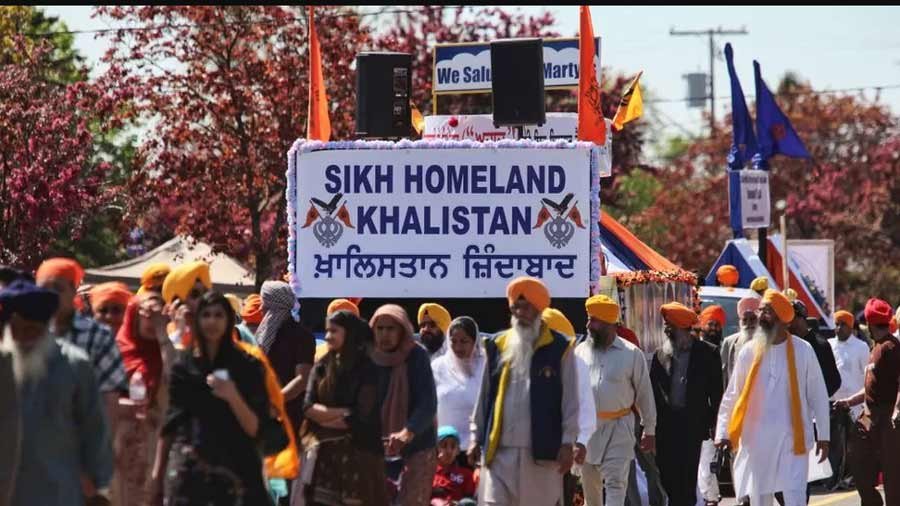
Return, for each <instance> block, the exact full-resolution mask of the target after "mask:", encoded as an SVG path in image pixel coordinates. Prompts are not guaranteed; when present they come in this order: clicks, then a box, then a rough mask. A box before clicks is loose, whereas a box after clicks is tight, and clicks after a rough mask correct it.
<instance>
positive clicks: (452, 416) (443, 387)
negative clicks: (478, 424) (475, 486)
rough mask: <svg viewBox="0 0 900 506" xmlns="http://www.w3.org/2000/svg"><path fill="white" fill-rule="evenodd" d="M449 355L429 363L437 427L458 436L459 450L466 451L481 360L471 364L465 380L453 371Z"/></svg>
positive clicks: (479, 377)
mask: <svg viewBox="0 0 900 506" xmlns="http://www.w3.org/2000/svg"><path fill="white" fill-rule="evenodd" d="M450 353H453V352H452V351H451V352H449V353H444V354H443V355H441V356H440V357H439V358H437V359H436V360H434V361H432V362H431V370H432V373H433V374H434V386H435V388H436V390H437V418H438V426H439V427H440V426H441V425H452V426H453V427H455V428H456V430H457V432H459V439H460V441H459V447H460V448H466V449H467V448H469V438H470V435H469V418H470V417H471V416H472V412H473V411H474V410H475V400H476V399H477V397H478V389H479V387H480V386H481V377H482V375H483V374H484V356H483V355H479V356H477V358H476V360H475V364H476V365H475V367H474V370H473V374H472V376H470V377H466V375H465V374H463V373H462V372H461V371H460V370H458V368H455V367H453V364H452V358H453V357H451V356H450Z"/></svg>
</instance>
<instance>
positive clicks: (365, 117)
mask: <svg viewBox="0 0 900 506" xmlns="http://www.w3.org/2000/svg"><path fill="white" fill-rule="evenodd" d="M411 66H412V55H411V54H408V53H389V52H365V53H359V54H357V55H356V135H357V136H358V137H407V136H409V133H410V117H409V114H410V110H409V98H410V96H411V95H412V81H411V77H412V75H411V73H410V68H411Z"/></svg>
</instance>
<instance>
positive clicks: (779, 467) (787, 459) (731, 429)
mask: <svg viewBox="0 0 900 506" xmlns="http://www.w3.org/2000/svg"><path fill="white" fill-rule="evenodd" d="M793 319H794V308H793V307H792V306H791V303H790V302H789V301H788V299H787V297H785V296H784V295H783V294H781V293H779V292H776V291H774V290H767V291H766V292H765V295H764V296H763V299H762V304H761V305H760V309H759V327H758V328H757V330H756V332H755V334H754V338H753V341H752V342H751V343H748V344H747V345H745V346H744V347H743V349H741V351H740V353H739V354H738V357H737V361H736V363H735V366H734V374H733V376H732V378H731V382H730V383H729V385H728V390H727V391H726V392H725V395H724V396H723V397H722V403H721V405H720V407H719V421H718V425H717V429H716V446H718V447H720V448H725V447H734V448H736V449H737V454H736V455H735V458H734V482H735V489H736V491H735V492H736V495H737V496H738V497H743V496H749V497H750V503H751V504H753V505H754V506H771V505H772V503H773V501H774V494H775V493H776V492H782V493H783V495H784V502H785V504H786V505H787V506H802V505H804V504H806V483H807V477H808V474H809V450H810V449H811V448H812V445H813V442H814V441H813V435H814V432H813V419H816V420H828V392H827V391H826V390H825V380H824V379H823V377H822V369H821V368H820V367H819V364H818V361H817V360H816V354H815V352H814V351H813V349H812V346H810V345H809V343H807V342H806V341H804V340H803V339H801V338H799V337H797V336H793V335H791V334H790V332H788V328H787V326H788V324H789V323H790V322H791V321H792V320H793ZM818 429H819V431H818V441H815V445H816V454H817V455H818V456H819V462H824V461H825V459H827V458H828V441H829V439H830V438H829V436H830V434H829V425H828V423H823V424H821V426H820V427H819V428H818Z"/></svg>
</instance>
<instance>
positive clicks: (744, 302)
mask: <svg viewBox="0 0 900 506" xmlns="http://www.w3.org/2000/svg"><path fill="white" fill-rule="evenodd" d="M757 309H759V297H744V298H743V299H741V300H739V301H738V305H737V310H738V318H740V317H741V315H743V314H744V313H746V312H747V311H753V312H755V311H756V310H757Z"/></svg>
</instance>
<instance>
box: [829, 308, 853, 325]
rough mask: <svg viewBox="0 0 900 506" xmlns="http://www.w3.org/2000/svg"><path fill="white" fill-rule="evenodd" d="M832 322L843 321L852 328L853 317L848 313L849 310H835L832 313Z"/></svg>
mask: <svg viewBox="0 0 900 506" xmlns="http://www.w3.org/2000/svg"><path fill="white" fill-rule="evenodd" d="M834 322H835V323H840V322H844V324H845V325H847V326H848V327H850V328H851V329H852V328H853V322H854V318H853V315H852V314H850V312H849V311H844V310H841V311H836V312H835V313H834Z"/></svg>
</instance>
